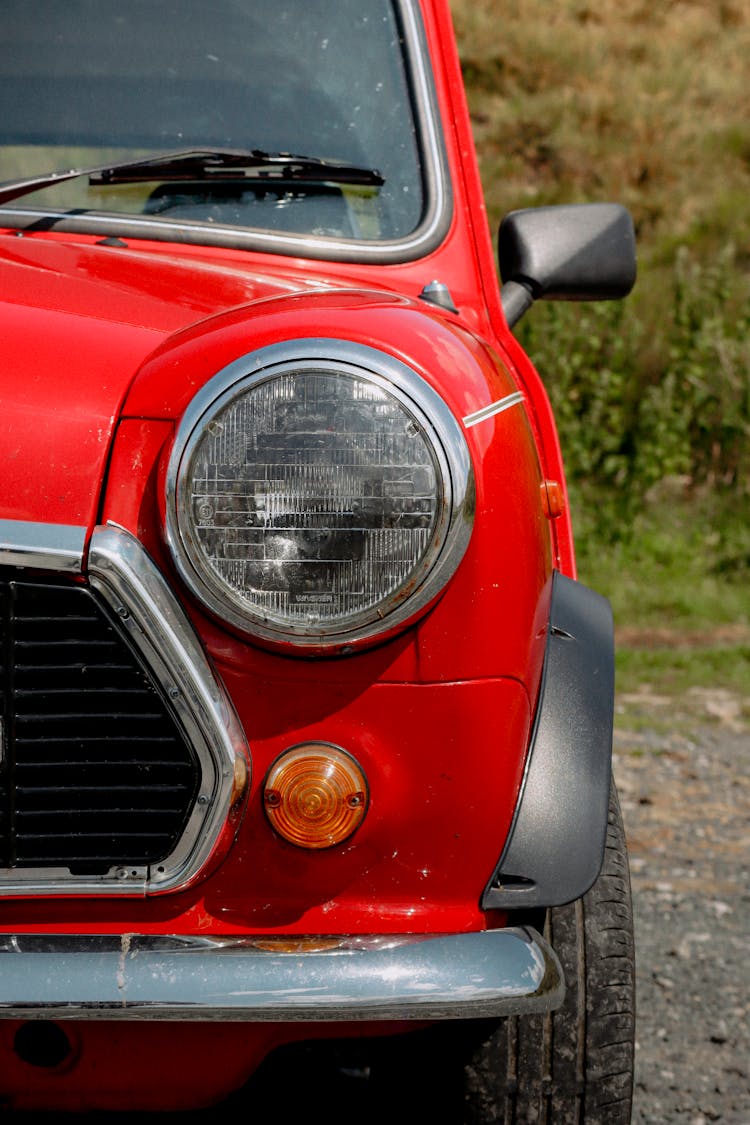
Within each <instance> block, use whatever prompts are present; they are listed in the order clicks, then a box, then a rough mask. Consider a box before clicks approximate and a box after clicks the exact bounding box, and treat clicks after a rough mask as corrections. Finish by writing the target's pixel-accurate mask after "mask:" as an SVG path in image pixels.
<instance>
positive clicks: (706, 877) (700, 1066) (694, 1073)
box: [615, 691, 750, 1125]
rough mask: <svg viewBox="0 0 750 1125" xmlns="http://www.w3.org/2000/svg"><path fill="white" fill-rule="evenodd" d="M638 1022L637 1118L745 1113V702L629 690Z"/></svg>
mask: <svg viewBox="0 0 750 1125" xmlns="http://www.w3.org/2000/svg"><path fill="white" fill-rule="evenodd" d="M619 710H620V714H619V716H618V724H617V729H616V736H615V753H616V759H615V772H616V777H617V783H618V787H619V790H620V798H621V803H622V809H623V818H624V821H625V828H626V832H627V834H628V845H629V851H630V862H631V877H632V882H633V896H634V908H635V927H636V956H637V980H638V1020H637V1045H636V1096H635V1104H634V1111H633V1123H634V1125H638V1123H645V1122H648V1125H662V1123H668V1125H672V1123H676V1122H680V1123H683V1122H684V1123H685V1125H704V1123H707V1122H713V1121H720V1122H726V1123H727V1125H750V728H749V727H748V725H747V724H746V723H744V722H743V720H742V701H741V700H737V699H736V698H733V697H732V696H731V695H729V694H728V693H726V692H721V691H715V692H709V691H706V692H703V693H694V694H693V696H692V697H690V698H686V699H685V700H684V701H682V702H680V703H679V704H678V705H676V704H675V700H673V699H660V698H658V697H656V696H654V695H652V694H650V693H649V692H648V691H644V692H643V693H642V694H640V695H638V696H630V697H625V698H623V699H621V701H620V707H619Z"/></svg>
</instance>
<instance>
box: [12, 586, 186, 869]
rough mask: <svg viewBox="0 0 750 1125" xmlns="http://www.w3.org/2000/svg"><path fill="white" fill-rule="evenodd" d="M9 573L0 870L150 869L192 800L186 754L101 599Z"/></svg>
mask: <svg viewBox="0 0 750 1125" xmlns="http://www.w3.org/2000/svg"><path fill="white" fill-rule="evenodd" d="M17 574H18V572H17V571H6V572H1V571H0V691H1V694H2V720H3V722H2V727H3V735H4V737H3V759H2V764H1V765H0V868H5V869H10V870H13V869H18V868H22V869H34V868H65V869H67V870H68V871H69V872H70V874H71V875H73V876H106V875H107V873H109V872H112V870H113V869H116V868H119V867H123V868H124V867H127V868H148V867H151V866H153V865H158V864H159V863H160V862H161V861H163V860H165V859H166V858H167V857H168V856H169V855H170V854H171V853H172V852H173V851H174V849H175V847H176V845H177V842H178V840H179V839H180V837H181V834H182V833H183V831H184V829H185V825H186V823H187V820H188V818H189V815H190V812H191V809H192V807H193V805H194V802H195V800H196V797H197V796H198V789H199V786H200V783H201V769H200V764H199V762H198V760H197V757H196V754H195V753H194V751H193V750H192V748H191V747H190V746H189V745H188V743H187V740H186V739H185V737H184V736H183V733H182V731H181V729H180V726H179V724H178V723H177V722H176V719H175V717H174V715H173V714H172V713H171V711H170V709H169V706H168V705H167V703H166V701H165V699H164V698H163V697H162V695H161V693H160V692H159V691H158V690H157V688H156V686H155V684H154V682H153V681H152V679H151V677H150V676H149V674H148V673H147V671H146V669H145V667H144V665H143V662H142V660H141V659H140V657H139V656H138V654H137V653H136V652H135V650H134V649H133V647H132V646H131V644H130V643H129V641H128V640H127V639H126V637H125V636H124V635H123V633H122V632H121V631H120V629H119V628H117V627H116V626H115V625H114V624H113V621H114V620H115V618H114V616H113V617H112V618H110V615H109V612H108V610H107V608H106V607H105V605H104V604H103V603H102V602H101V600H100V599H99V598H98V597H97V596H95V595H94V594H93V593H92V591H91V590H90V589H88V588H87V587H86V586H84V585H82V584H80V583H78V582H76V581H74V580H67V579H60V580H53V581H50V580H49V579H48V578H46V577H45V578H43V579H41V580H39V581H29V580H26V579H23V580H20V579H19V578H18V577H16V575H17ZM132 874H135V872H132Z"/></svg>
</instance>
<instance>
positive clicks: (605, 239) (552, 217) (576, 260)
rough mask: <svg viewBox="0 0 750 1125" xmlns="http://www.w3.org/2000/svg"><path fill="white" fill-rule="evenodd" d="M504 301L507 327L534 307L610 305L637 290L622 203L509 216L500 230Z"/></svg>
mask: <svg viewBox="0 0 750 1125" xmlns="http://www.w3.org/2000/svg"><path fill="white" fill-rule="evenodd" d="M498 257H499V261H500V276H501V278H502V281H503V286H502V290H501V298H502V303H503V310H504V312H505V316H506V319H507V321H508V324H509V325H511V326H512V325H513V324H515V323H516V322H517V321H519V320H520V319H521V317H522V316H523V314H524V313H525V312H526V310H527V309H529V308H530V307H531V305H532V304H533V303H534V301H536V300H539V299H540V298H545V297H546V298H547V299H548V300H552V301H612V300H617V299H618V298H620V297H625V296H627V294H628V293H629V292H630V290H631V289H632V288H633V285H634V284H635V275H636V256H635V231H634V229H633V220H632V218H631V217H630V213H629V212H628V211H627V210H626V209H625V208H624V207H621V206H620V204H619V203H584V204H574V205H565V206H560V207H534V208H529V209H528V210H524V211H511V212H510V214H509V215H506V217H505V218H504V219H503V221H502V223H501V224H500V231H499V233H498Z"/></svg>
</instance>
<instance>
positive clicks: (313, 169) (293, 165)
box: [0, 148, 385, 204]
mask: <svg viewBox="0 0 750 1125" xmlns="http://www.w3.org/2000/svg"><path fill="white" fill-rule="evenodd" d="M82 176H88V178H89V183H90V184H92V185H95V186H97V187H105V186H107V185H108V184H137V183H146V182H148V181H149V180H158V181H159V182H160V183H169V182H183V183H184V182H185V181H186V180H190V181H201V182H206V183H210V182H211V181H212V180H213V181H221V182H222V183H225V182H227V181H231V182H234V181H238V182H241V181H243V180H259V179H260V180H264V179H268V180H274V179H282V180H295V181H298V182H302V183H305V182H306V183H336V184H351V185H362V186H365V187H382V185H383V184H384V183H385V180H384V179H383V177H382V176H381V175H380V173H379V172H378V171H376V170H375V169H374V168H360V167H358V166H357V165H356V164H342V163H339V162H338V161H333V160H321V159H319V158H318V157H314V156H297V155H295V154H294V153H290V152H263V151H261V150H260V149H229V148H215V149H213V148H212V149H202V148H201V149H181V150H179V151H177V152H161V153H155V154H154V155H152V156H144V157H141V158H140V159H138V160H123V161H120V162H119V163H115V164H113V163H111V162H110V163H109V164H98V165H96V166H95V167H93V168H70V169H68V170H67V171H62V172H45V173H42V174H41V175H38V176H29V177H27V178H25V179H23V180H7V181H6V182H5V183H1V184H0V204H3V203H9V202H11V200H13V199H20V198H21V196H24V195H30V194H31V192H33V191H39V190H41V189H42V188H47V187H52V186H54V185H55V184H61V183H64V182H65V181H66V180H75V179H79V178H80V177H82Z"/></svg>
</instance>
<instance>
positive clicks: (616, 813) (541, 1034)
mask: <svg viewBox="0 0 750 1125" xmlns="http://www.w3.org/2000/svg"><path fill="white" fill-rule="evenodd" d="M545 934H546V937H547V938H548V940H549V941H550V942H551V944H552V946H553V948H554V949H555V952H556V953H557V955H558V957H559V959H560V962H561V964H562V967H563V971H564V974H565V982H566V993H565V1001H564V1003H563V1005H562V1007H561V1008H559V1009H558V1010H557V1011H556V1012H553V1013H550V1014H548V1015H540V1016H525V1017H513V1018H509V1019H506V1020H503V1021H501V1022H500V1023H496V1024H495V1026H494V1028H492V1029H491V1030H490V1031H489V1033H488V1034H487V1035H486V1036H485V1037H484V1038H482V1039H481V1040H480V1041H479V1042H478V1043H477V1044H476V1046H475V1047H474V1048H473V1050H472V1054H471V1058H470V1059H469V1061H468V1063H467V1065H466V1067H465V1086H464V1096H465V1114H464V1122H465V1125H479V1123H482V1125H486V1123H490V1122H508V1123H510V1122H512V1123H513V1125H532V1123H537V1122H539V1123H542V1122H545V1123H552V1122H554V1123H555V1125H600V1123H601V1125H627V1123H628V1122H629V1121H630V1118H631V1106H632V1091H633V1054H634V1041H635V954H634V943H633V916H632V904H631V897H630V876H629V870H628V860H627V850H626V845H625V834H624V831H623V825H622V817H621V813H620V806H619V802H618V799H617V793H616V791H615V789H614V786H613V787H612V792H611V797H610V808H609V825H608V831H607V841H606V850H605V856H604V862H603V865H602V870H601V873H600V875H599V877H598V879H597V880H596V882H595V883H594V885H593V887H591V889H590V890H589V891H588V892H587V893H586V894H585V895H584V896H583V898H581V899H578V900H576V901H575V902H572V903H570V904H569V905H567V906H557V907H554V908H552V909H550V910H548V911H547V916H546V923H545Z"/></svg>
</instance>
